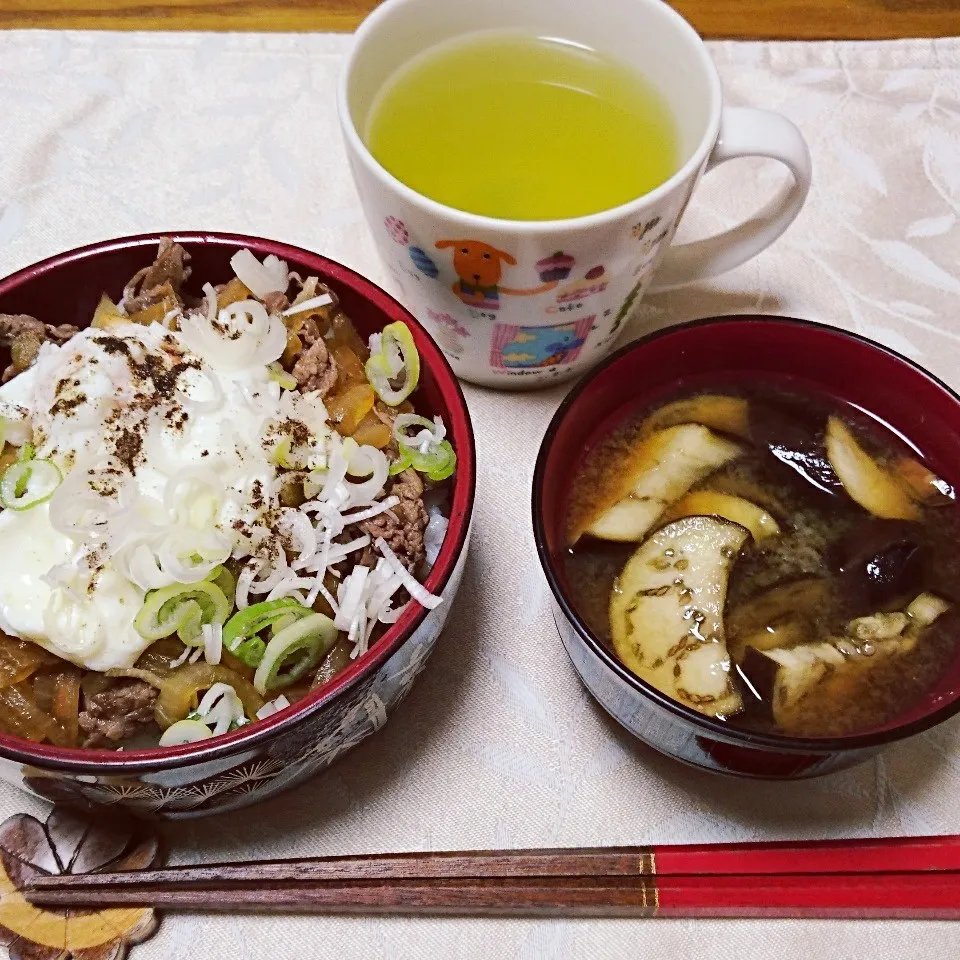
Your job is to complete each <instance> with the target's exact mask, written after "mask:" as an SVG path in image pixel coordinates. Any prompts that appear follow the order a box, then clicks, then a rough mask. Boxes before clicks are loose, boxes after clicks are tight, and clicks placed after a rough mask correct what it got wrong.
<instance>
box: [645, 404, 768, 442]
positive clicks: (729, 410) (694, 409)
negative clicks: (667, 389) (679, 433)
mask: <svg viewBox="0 0 960 960" xmlns="http://www.w3.org/2000/svg"><path fill="white" fill-rule="evenodd" d="M681 423H699V424H702V425H703V426H705V427H710V429H711V430H719V431H720V433H732V434H733V435H734V436H736V437H742V438H743V439H744V440H747V439H749V438H750V421H749V407H748V405H747V401H746V400H744V399H743V397H730V396H727V395H726V394H722V393H703V394H700V396H697V397H688V398H686V399H684V400H674V401H673V403H668V404H665V405H664V406H662V407H660V409H659V410H656V411H655V412H654V413H652V414H650V416H649V417H647V419H646V420H644V422H643V433H644V434H651V433H655V432H656V431H658V430H663V429H665V428H666V427H675V426H677V425H678V424H681Z"/></svg>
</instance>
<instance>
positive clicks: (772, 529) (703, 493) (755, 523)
mask: <svg viewBox="0 0 960 960" xmlns="http://www.w3.org/2000/svg"><path fill="white" fill-rule="evenodd" d="M694 516H704V517H722V518H723V519H724V520H730V521H731V522H732V523H739V524H740V526H741V527H746V528H747V529H748V530H749V531H750V535H751V536H752V537H753V539H754V540H762V539H763V538H764V537H775V536H776V535H777V534H779V533H780V525H779V524H778V523H777V521H776V520H774V519H773V517H772V516H771V515H770V514H769V513H767V511H766V510H764V509H763V507H758V506H757V505H756V504H755V503H751V502H750V501H749V500H745V499H744V498H743V497H734V496H731V495H730V494H729V493H717V492H716V491H715V490H695V491H693V492H692V493H688V494H686V496H683V497H681V498H680V499H679V500H678V501H677V502H676V503H674V504H673V506H671V507H670V508H669V509H668V510H667V512H666V514H664V519H665V520H676V519H678V518H679V517H694Z"/></svg>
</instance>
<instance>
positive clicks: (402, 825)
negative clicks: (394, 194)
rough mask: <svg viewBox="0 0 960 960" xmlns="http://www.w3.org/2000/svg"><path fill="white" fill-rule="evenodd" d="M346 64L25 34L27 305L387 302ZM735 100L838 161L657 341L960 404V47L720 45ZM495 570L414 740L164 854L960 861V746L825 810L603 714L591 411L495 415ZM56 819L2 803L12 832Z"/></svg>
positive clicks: (935, 949)
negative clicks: (569, 560) (566, 538)
mask: <svg viewBox="0 0 960 960" xmlns="http://www.w3.org/2000/svg"><path fill="white" fill-rule="evenodd" d="M350 42H351V41H350V38H349V37H345V36H334V35H316V36H285V35H204V34H189V33H178V34H104V33H69V32H64V33H34V32H13V33H5V34H0V275H5V274H7V273H9V272H10V271H13V270H14V269H16V268H19V267H22V266H24V265H26V264H28V263H30V262H32V261H34V260H37V259H39V258H41V257H45V256H47V255H49V254H52V253H55V252H57V251H60V250H63V249H65V248H68V247H72V246H75V245H77V244H82V243H88V242H90V241H93V240H99V239H103V238H107V237H113V236H117V235H120V234H128V233H138V232H141V231H148V230H149V231H154V230H163V229H176V228H190V229H193V228H196V229H220V230H232V231H236V232H241V233H254V234H260V235H264V236H270V237H275V238H278V239H283V240H287V241H289V242H291V243H295V244H300V245H302V246H305V247H309V248H311V249H314V250H318V251H321V252H323V253H325V254H327V255H329V256H331V257H333V258H335V259H338V260H341V261H343V262H344V263H347V264H349V265H350V266H352V267H355V268H356V269H358V270H360V271H362V272H364V273H366V274H368V275H370V276H371V277H372V278H373V279H375V280H377V281H379V282H382V283H384V284H385V285H388V286H389V283H388V278H387V276H386V273H385V271H384V270H383V269H382V268H381V265H380V263H379V262H378V260H377V258H376V255H375V252H374V247H373V243H372V241H371V238H370V236H369V234H368V232H367V228H366V226H365V225H364V222H363V219H362V216H361V213H360V208H359V205H358V202H357V198H356V196H355V194H354V190H353V187H352V185H351V182H350V178H349V174H348V171H347V165H346V161H345V158H344V153H343V147H342V144H341V141H340V134H339V131H338V127H337V121H336V113H335V105H334V87H335V79H336V76H337V73H338V70H339V68H340V64H341V61H342V59H343V54H344V52H345V51H346V50H347V49H348V47H349V45H350ZM711 50H712V53H713V55H714V57H715V59H716V62H717V64H718V66H719V69H720V73H721V75H722V78H723V83H724V87H725V89H726V93H727V97H728V101H729V102H730V103H733V104H750V105H753V106H758V107H770V108H773V109H776V110H780V111H782V112H784V113H785V114H787V115H788V116H789V117H790V118H792V119H793V120H794V121H795V122H796V123H797V124H799V125H800V127H801V128H802V129H803V131H804V132H805V134H806V136H807V138H808V139H809V142H810V146H811V150H812V153H813V158H814V165H815V185H814V188H813V192H812V194H811V196H810V201H809V203H808V205H807V208H806V209H805V211H804V212H803V213H802V214H801V216H800V219H799V220H798V221H797V222H796V224H795V225H794V226H793V228H792V229H791V230H790V231H789V232H788V233H787V234H786V235H785V236H784V237H783V238H782V239H781V240H780V241H779V242H778V243H777V244H775V245H774V247H773V248H772V249H770V250H769V251H768V252H766V253H765V254H763V255H762V256H760V257H758V258H757V259H756V260H755V261H753V262H752V263H750V264H747V265H746V266H744V267H742V268H740V269H739V270H736V271H735V272H733V273H730V274H729V275H727V276H726V277H723V278H722V279H720V280H718V281H716V282H714V283H710V284H704V285H701V286H698V287H694V288H690V289H687V290H684V291H681V292H676V293H671V294H666V295H662V296H658V297H652V298H651V299H650V300H649V301H648V302H646V303H645V304H644V305H643V307H642V310H641V314H640V317H639V318H638V319H639V322H638V323H636V324H635V326H634V327H633V328H632V329H630V330H629V331H628V333H627V336H628V337H632V336H637V335H639V334H641V333H643V332H646V331H648V330H651V329H653V328H656V327H659V326H663V325H666V324H669V323H673V322H676V321H680V320H686V319H689V318H692V317H698V316H706V315H710V314H723V313H736V312H744V311H746V312H766V313H781V314H788V315H792V316H800V317H810V318H813V319H817V320H822V321H827V322H830V323H834V324H837V325H840V326H843V327H846V328H849V329H853V330H856V331H858V332H860V333H863V334H866V335H868V336H871V337H874V338H875V339H877V340H881V341H883V342H884V343H886V344H889V345H891V346H893V347H895V348H896V349H898V350H900V351H902V352H903V353H905V354H907V355H908V356H910V357H913V358H914V359H916V360H918V361H920V362H921V363H923V364H926V365H927V366H928V367H929V368H930V369H931V370H932V371H933V372H934V373H936V374H939V375H940V376H941V377H944V378H946V379H947V380H948V381H951V382H952V383H953V385H954V386H958V387H960V366H958V362H960V224H958V222H957V220H958V216H960V40H952V39H951V40H941V41H902V42H894V43H865V44H833V43H797V44H794V43H769V44H768V43H720V44H713V45H712V46H711ZM779 175H780V173H779V171H778V170H777V169H776V168H775V166H774V165H770V166H769V167H768V166H767V165H765V164H762V163H759V162H758V163H756V164H753V165H752V164H751V162H746V161H744V162H741V163H738V164H727V165H726V166H724V167H723V168H722V169H721V170H720V171H718V172H717V173H715V174H712V175H711V176H710V177H709V178H708V179H707V182H706V183H705V184H704V186H703V188H702V190H701V196H700V199H699V202H695V203H694V204H693V206H692V208H691V210H690V211H689V213H688V215H687V220H686V222H685V225H684V231H683V232H685V233H688V234H690V235H694V234H698V233H699V234H702V233H707V232H711V231H713V230H716V229H717V228H719V227H721V226H724V225H726V224H728V223H731V222H734V221H736V220H737V219H739V218H740V217H741V216H742V215H743V214H744V213H745V212H747V211H748V210H749V209H750V208H751V207H752V206H756V205H757V201H758V193H763V192H769V191H772V190H773V189H774V188H775V186H776V178H777V177H778V176H779ZM466 393H467V398H468V401H469V404H470V409H471V412H472V414H473V418H474V424H475V427H476V432H477V444H478V448H479V464H480V468H479V491H478V499H477V517H476V523H475V527H474V529H475V533H474V542H473V553H472V556H471V560H470V562H469V565H468V568H467V574H466V578H465V582H464V587H463V591H462V594H461V596H460V598H459V600H458V601H457V607H456V610H455V612H454V613H453V615H452V618H451V625H450V627H449V628H448V630H447V632H446V635H445V637H444V639H443V640H442V641H441V643H440V646H439V649H438V651H437V653H436V656H435V658H434V660H433V661H432V662H431V663H430V664H429V666H428V668H427V670H426V672H425V674H424V676H423V677H422V679H421V680H420V682H419V684H418V686H417V687H416V688H415V689H414V691H413V693H412V694H411V696H410V697H409V699H408V700H407V701H406V703H405V704H404V705H403V706H402V708H401V709H400V710H399V711H398V713H397V715H396V717H395V719H394V720H392V721H391V722H390V724H388V726H387V727H386V728H385V729H384V730H383V731H382V732H381V733H379V734H377V735H376V736H374V737H372V738H371V739H369V740H368V741H367V742H365V743H364V744H363V745H362V746H360V747H359V748H358V749H356V750H355V751H354V752H352V753H351V754H349V755H348V756H346V757H345V758H344V759H343V760H341V761H340V762H339V763H338V764H337V765H336V766H335V767H334V768H333V769H331V770H330V771H329V772H328V773H327V774H326V775H324V776H323V777H322V778H321V779H318V780H316V781H314V782H313V783H310V784H308V785H306V786H304V787H302V788H300V789H298V790H297V791H295V792H293V793H290V794H288V795H287V796H284V797H282V798H280V799H278V800H273V801H270V802H269V803H268V804H266V805H262V806H260V807H257V808H254V809H252V810H249V811H245V812H241V813H237V814H232V815H228V816H224V817H222V818H219V819H214V820H203V821H196V822H194V823H188V824H180V825H174V826H169V827H165V828H164V833H165V835H166V838H167V840H168V842H169V846H170V848H171V850H172V858H173V859H174V860H177V861H187V860H196V859H209V860H213V859H234V858H243V857H285V856H308V855H311V854H320V853H341V852H359V851H382V850H402V849H415V848H427V849H441V848H463V847H473V848H476V847H511V846H552V845H587V844H631V843H644V842H679V841H687V842H691V841H708V840H746V839H756V838H762V837H766V838H789V837H850V836H872V835H878V834H901V833H902V834H914V833H937V832H960V806H958V799H960V722H954V723H947V724H945V725H944V726H942V727H940V728H939V729H937V730H935V731H933V732H931V733H929V734H927V735H925V736H922V737H920V738H918V739H915V740H912V741H910V742H908V743H904V744H901V745H900V746H897V747H894V748H892V749H890V750H889V751H888V752H886V753H885V754H884V755H883V757H882V758H881V759H878V760H876V761H874V762H872V763H869V764H867V765H865V766H861V767H860V768H858V769H856V770H853V771H850V772H848V773H842V774H838V775H834V776H831V777H828V778H826V779H822V780H814V781H810V782H800V783H784V784H769V783H768V784H757V783H752V782H746V781H736V780H727V779H721V778H717V777H715V776H712V775H707V774H702V773H699V772H697V771H695V770H691V769H686V768H684V767H682V766H680V765H679V764H677V763H675V762H673V761H670V760H667V759H664V758H661V757H660V756H657V755H655V754H653V753H652V752H651V751H649V750H647V749H646V748H644V747H643V746H641V745H640V744H639V743H637V742H635V741H634V740H633V739H631V738H630V737H629V736H628V735H627V734H626V733H624V732H622V731H621V730H620V729H619V728H617V727H616V726H614V724H613V723H612V722H611V721H610V720H608V719H607V717H606V715H605V714H603V713H602V712H601V710H600V709H599V708H598V707H597V706H596V705H595V704H594V703H593V702H592V701H591V700H590V699H589V698H588V697H587V695H586V694H585V693H584V691H583V690H582V689H581V687H580V684H579V682H578V680H577V678H576V676H575V675H574V673H573V670H572V669H571V667H570V665H569V664H568V662H567V660H566V657H565V654H564V653H563V650H562V648H561V646H560V643H559V641H558V639H557V637H556V634H555V632H554V627H553V623H552V621H551V617H550V614H549V612H548V605H547V596H546V591H545V586H544V584H543V582H542V579H541V576H540V573H539V570H538V568H537V563H536V558H535V555H534V549H533V541H532V536H531V532H530V521H529V516H528V501H529V495H528V491H529V483H530V475H531V471H532V468H533V463H534V458H535V454H536V447H537V444H538V442H539V438H540V436H541V434H542V431H543V429H544V427H545V426H546V424H547V422H548V420H549V418H550V416H551V414H552V412H553V410H554V409H555V407H556V406H557V404H558V402H559V401H560V399H561V396H562V391H560V390H553V391H551V392H546V393H539V394H529V395H522V396H518V395H511V394H498V393H493V392H488V391H484V390H480V389H474V388H468V389H467V391H466ZM18 810H26V811H28V812H33V813H38V812H41V805H40V804H39V802H37V801H35V800H33V799H31V798H29V797H27V796H26V795H25V794H22V793H20V792H18V791H16V790H15V789H14V788H12V787H8V786H6V785H0V818H2V817H5V816H7V815H9V814H11V813H13V812H15V811H18ZM958 948H960V925H949V924H945V923H926V922H924V923H916V922H914V923H877V922H861V923H855V922H842V921H837V922H801V921H729V922H719V921H715V922H692V921H667V920H663V921H649V920H647V921H579V922H572V921H571V922H549V921H542V922H541V921H532V920H523V921H521V920H515V921H514V920H511V921H505V920H504V921H481V920H473V921H468V920H446V919H424V920H411V919H378V920H371V919H356V918H354V919H350V918H319V917H282V918H281V917H277V918H258V917H252V916H250V917H217V916H210V917H202V916H193V917H187V916H173V915H170V916H167V917H165V918H164V920H163V922H162V924H161V927H160V930H159V932H158V934H157V935H156V937H155V938H154V939H152V940H150V941H149V942H147V943H145V944H143V945H142V946H139V947H136V948H134V954H133V955H134V958H142V960H148V958H180V957H190V958H201V957H202V958H210V960H236V958H240V957H251V958H252V957H280V958H286V957H310V958H312V957H334V956H336V957H338V958H344V960H352V958H357V960H377V958H398V960H400V958H418V957H424V956H433V957H438V958H443V960H453V958H471V957H484V958H501V957H503V958H506V957H531V958H540V957H563V958H572V957H601V956H602V957H640V958H642V957H652V958H671V960H681V958H702V957H704V956H711V957H725V958H726V957H748V958H752V957H754V956H756V957H781V956H798V957H799V956H803V957H822V956H828V955H829V956H830V957H831V958H833V960H847V958H850V960H853V958H857V960H862V958H867V957H877V958H880V957H884V958H886V957H895V958H898V960H900V958H904V957H928V958H931V960H932V958H938V960H939V958H946V957H950V956H956V955H957V952H958Z"/></svg>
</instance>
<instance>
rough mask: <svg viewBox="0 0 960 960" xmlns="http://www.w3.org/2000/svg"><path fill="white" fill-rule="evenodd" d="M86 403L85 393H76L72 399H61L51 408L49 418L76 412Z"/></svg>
mask: <svg viewBox="0 0 960 960" xmlns="http://www.w3.org/2000/svg"><path fill="white" fill-rule="evenodd" d="M86 402H87V395H86V394H85V393H78V394H76V395H75V396H72V397H61V398H60V399H59V400H58V401H57V402H56V403H55V404H54V405H53V406H52V407H51V408H50V414H51V416H54V417H56V416H59V415H60V414H69V413H71V412H72V411H74V410H76V409H77V407H79V406H80V405H81V404H83V403H86Z"/></svg>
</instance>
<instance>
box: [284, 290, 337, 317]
mask: <svg viewBox="0 0 960 960" xmlns="http://www.w3.org/2000/svg"><path fill="white" fill-rule="evenodd" d="M330 303H333V297H331V296H330V294H329V293H321V294H320V296H318V297H310V298H309V299H308V300H298V301H297V302H296V303H294V304H293V306H291V307H287V309H286V310H284V311H283V313H282V316H284V317H292V316H293V315H294V314H295V313H303V312H304V310H316V309H317V308H318V307H325V306H327V305H328V304H330Z"/></svg>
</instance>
